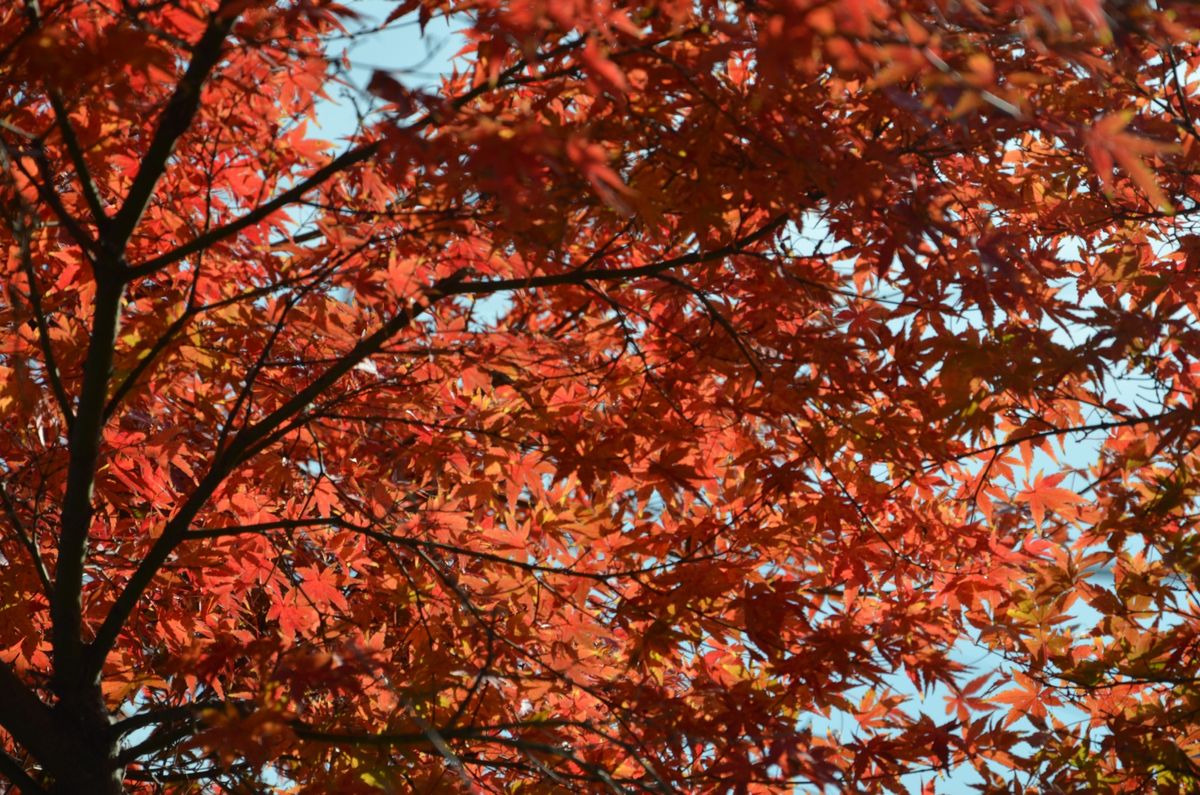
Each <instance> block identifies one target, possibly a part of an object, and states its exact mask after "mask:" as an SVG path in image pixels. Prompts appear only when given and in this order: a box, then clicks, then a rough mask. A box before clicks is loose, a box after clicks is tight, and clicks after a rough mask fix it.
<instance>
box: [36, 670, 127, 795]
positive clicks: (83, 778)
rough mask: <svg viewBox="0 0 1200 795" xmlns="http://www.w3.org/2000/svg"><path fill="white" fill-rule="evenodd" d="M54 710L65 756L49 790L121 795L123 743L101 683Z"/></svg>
mask: <svg viewBox="0 0 1200 795" xmlns="http://www.w3.org/2000/svg"><path fill="white" fill-rule="evenodd" d="M79 690H80V691H82V692H77V693H73V694H70V695H69V696H68V697H64V698H63V699H62V700H61V701H60V702H59V704H58V706H57V707H56V708H55V723H56V724H57V726H58V730H59V731H60V732H61V738H62V746H63V748H64V750H67V753H65V754H64V755H63V758H62V761H61V762H60V763H59V766H58V769H52V770H50V771H49V772H50V773H51V775H52V776H53V777H54V784H53V786H52V787H51V789H50V792H51V793H54V795H67V793H71V794H72V795H122V793H124V792H125V787H124V784H123V780H124V769H123V768H121V767H119V766H118V764H117V756H118V754H119V753H120V743H119V742H118V738H117V737H116V736H115V734H114V733H113V732H112V730H111V726H112V722H113V721H112V716H111V715H110V714H109V712H108V709H107V708H106V707H105V705H104V698H103V696H102V695H101V693H100V686H99V684H98V683H97V684H91V685H87V686H84V687H82V688H79Z"/></svg>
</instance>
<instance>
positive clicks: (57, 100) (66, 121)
mask: <svg viewBox="0 0 1200 795" xmlns="http://www.w3.org/2000/svg"><path fill="white" fill-rule="evenodd" d="M50 107H52V108H53V109H54V118H55V121H56V122H57V123H58V132H59V134H60V135H62V138H63V145H64V146H65V147H66V149H67V155H68V156H69V157H70V158H71V164H72V165H73V166H74V167H75V177H76V179H78V180H79V184H80V186H81V187H82V189H83V199H84V201H85V202H87V206H88V209H89V210H91V212H92V218H93V220H94V221H95V222H96V227H97V228H98V229H99V230H100V233H101V234H103V233H104V230H105V227H107V226H108V221H109V218H108V214H107V213H105V212H104V202H103V201H102V200H101V199H100V190H99V189H98V188H97V187H96V182H95V181H94V180H93V179H92V172H91V171H90V170H89V169H88V166H87V161H86V160H84V157H83V147H82V146H80V144H79V137H78V136H77V135H75V128H74V127H73V126H72V125H71V117H70V115H69V114H68V113H67V105H66V102H64V101H63V96H62V94H61V93H59V91H58V89H53V90H51V91H50Z"/></svg>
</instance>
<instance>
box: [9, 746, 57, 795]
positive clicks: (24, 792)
mask: <svg viewBox="0 0 1200 795" xmlns="http://www.w3.org/2000/svg"><path fill="white" fill-rule="evenodd" d="M0 776H4V777H6V778H7V779H8V780H9V781H10V782H12V783H13V784H16V785H17V786H18V787H20V788H21V795H40V794H41V793H44V792H46V790H45V789H44V788H43V787H42V785H41V784H38V783H37V781H35V780H34V778H33V776H31V775H29V774H28V773H26V772H25V767H24V766H23V765H22V764H21V763H20V762H19V761H18V760H17V759H16V758H14V757H13V756H12V755H11V754H9V753H8V752H6V751H4V750H3V749H0Z"/></svg>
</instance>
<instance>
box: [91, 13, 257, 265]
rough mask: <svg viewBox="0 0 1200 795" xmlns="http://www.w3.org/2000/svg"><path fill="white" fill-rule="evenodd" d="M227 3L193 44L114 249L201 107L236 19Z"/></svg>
mask: <svg viewBox="0 0 1200 795" xmlns="http://www.w3.org/2000/svg"><path fill="white" fill-rule="evenodd" d="M226 5H227V4H226V3H222V4H221V8H219V9H218V10H217V11H216V12H215V13H214V14H213V15H212V17H210V18H209V21H208V25H207V26H206V27H205V29H204V33H203V34H202V35H201V36H200V40H199V41H198V42H196V46H195V47H193V48H192V60H191V62H190V63H189V64H188V68H187V70H186V71H185V72H184V74H183V78H182V79H181V80H180V81H179V84H178V85H177V86H176V87H175V93H174V94H172V95H171V98H170V99H169V100H167V106H166V108H164V109H163V112H162V115H161V116H160V117H159V119H158V127H157V128H156V129H155V130H154V137H153V138H152V139H151V140H150V146H149V148H148V149H147V150H146V154H145V155H144V156H143V157H142V160H141V163H140V164H139V165H138V172H137V176H135V177H134V178H133V184H132V185H130V186H129V192H128V193H127V194H126V195H125V201H124V202H123V203H122V204H121V209H120V210H118V211H117V214H116V215H115V216H113V219H112V223H111V224H110V225H109V229H108V234H106V235H105V239H106V242H107V243H108V244H109V246H110V247H112V248H113V249H114V250H122V249H124V247H125V244H126V242H128V240H129V237H130V236H131V235H132V234H133V230H134V229H135V228H137V225H138V222H139V221H140V220H141V218H142V214H143V213H145V211H146V207H148V206H149V204H150V198H151V197H152V196H153V195H154V189H155V188H156V187H157V185H158V181H159V180H160V179H161V178H162V176H163V174H164V173H166V169H167V162H168V160H170V157H171V153H172V152H174V151H175V145H176V144H177V143H178V141H179V138H180V136H182V135H183V134H184V133H185V132H186V131H187V129H188V128H189V127H191V125H192V120H193V119H194V118H195V117H196V112H197V111H198V110H199V108H200V91H201V88H202V87H203V85H204V82H205V81H206V80H207V79H208V77H209V75H210V73H211V72H212V70H213V69H214V68H215V67H216V65H217V62H218V61H219V60H220V57H221V50H222V49H223V48H224V46H225V38H226V36H228V35H229V31H230V30H232V29H233V25H234V22H236V21H237V17H238V14H237V13H233V12H228V11H226V10H225V6H226Z"/></svg>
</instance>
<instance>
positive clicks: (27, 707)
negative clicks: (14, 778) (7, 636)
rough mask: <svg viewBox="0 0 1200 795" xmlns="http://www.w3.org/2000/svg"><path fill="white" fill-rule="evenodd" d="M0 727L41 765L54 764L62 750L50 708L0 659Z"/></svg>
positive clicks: (63, 749)
mask: <svg viewBox="0 0 1200 795" xmlns="http://www.w3.org/2000/svg"><path fill="white" fill-rule="evenodd" d="M0 726H3V727H4V729H5V730H6V731H7V732H8V733H9V734H11V735H12V738H13V739H14V740H15V741H16V742H17V743H19V744H20V745H21V747H22V748H24V749H25V750H27V751H29V753H31V754H33V755H34V757H35V758H37V760H38V761H40V762H41V763H42V764H44V765H47V766H50V765H54V764H55V763H56V762H57V761H58V760H60V759H61V757H62V755H63V753H64V752H65V750H66V749H65V748H64V747H63V743H62V738H60V737H59V736H58V733H57V731H56V730H55V726H54V720H53V717H52V715H51V712H50V708H49V707H47V706H46V705H45V704H43V703H42V700H41V699H40V698H38V697H37V695H35V694H34V692H33V691H32V690H30V689H29V687H28V686H27V685H26V684H25V683H24V682H22V681H21V679H20V678H19V677H18V676H17V675H16V673H14V672H13V670H12V668H11V667H10V666H9V665H8V664H7V663H4V662H0Z"/></svg>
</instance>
